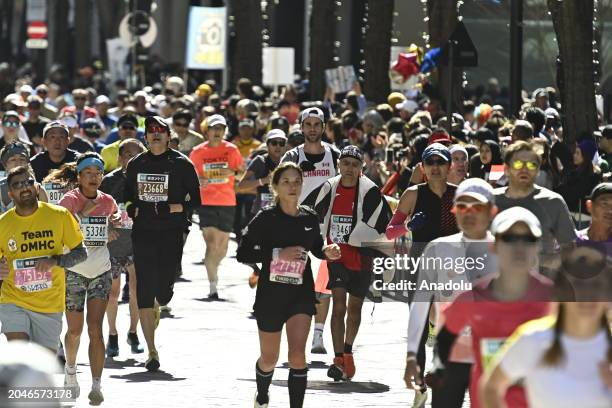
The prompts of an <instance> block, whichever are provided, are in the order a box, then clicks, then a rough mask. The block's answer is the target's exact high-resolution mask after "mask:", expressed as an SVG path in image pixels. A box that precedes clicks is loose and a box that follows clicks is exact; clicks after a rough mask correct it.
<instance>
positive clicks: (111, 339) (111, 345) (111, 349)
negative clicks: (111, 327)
mask: <svg viewBox="0 0 612 408" xmlns="http://www.w3.org/2000/svg"><path fill="white" fill-rule="evenodd" d="M118 355H119V339H118V336H117V335H116V334H109V335H108V343H106V357H117V356H118Z"/></svg>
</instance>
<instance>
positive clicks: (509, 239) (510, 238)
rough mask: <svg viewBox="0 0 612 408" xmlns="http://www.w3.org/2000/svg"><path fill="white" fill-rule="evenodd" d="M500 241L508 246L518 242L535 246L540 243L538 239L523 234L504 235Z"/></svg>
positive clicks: (500, 237)
mask: <svg viewBox="0 0 612 408" xmlns="http://www.w3.org/2000/svg"><path fill="white" fill-rule="evenodd" d="M499 239H500V240H501V241H502V242H505V243H506V244H514V243H517V242H524V243H527V244H533V243H535V242H538V239H537V238H536V237H534V236H533V235H522V234H503V235H500V236H499Z"/></svg>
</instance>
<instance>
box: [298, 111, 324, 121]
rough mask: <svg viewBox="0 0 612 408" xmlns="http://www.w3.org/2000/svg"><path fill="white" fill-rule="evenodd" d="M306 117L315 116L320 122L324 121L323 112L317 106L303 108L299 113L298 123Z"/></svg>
mask: <svg viewBox="0 0 612 408" xmlns="http://www.w3.org/2000/svg"><path fill="white" fill-rule="evenodd" d="M307 118H317V119H319V120H320V121H321V122H322V123H325V114H324V113H323V111H322V110H321V109H319V108H308V109H304V110H303V111H302V114H301V115H300V123H302V122H304V121H305V120H306V119H307Z"/></svg>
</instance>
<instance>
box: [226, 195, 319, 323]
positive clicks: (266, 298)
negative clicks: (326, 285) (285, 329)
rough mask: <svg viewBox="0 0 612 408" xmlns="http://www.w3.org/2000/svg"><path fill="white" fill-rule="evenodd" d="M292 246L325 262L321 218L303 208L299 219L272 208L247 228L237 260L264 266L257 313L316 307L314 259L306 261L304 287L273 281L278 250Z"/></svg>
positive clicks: (258, 288)
mask: <svg viewBox="0 0 612 408" xmlns="http://www.w3.org/2000/svg"><path fill="white" fill-rule="evenodd" d="M272 231H273V232H274V233H271V232H272ZM290 246H301V247H303V248H305V249H306V251H309V252H311V253H312V254H313V255H315V256H316V257H317V258H320V259H323V251H322V248H323V237H322V236H321V232H320V229H319V221H318V217H317V215H316V213H315V212H314V211H313V210H311V209H310V208H308V207H305V206H300V211H299V213H298V215H297V216H295V217H294V216H290V215H287V214H285V213H284V212H283V211H282V210H281V209H280V207H279V206H276V205H273V206H269V207H266V208H264V209H262V210H261V211H259V213H257V215H256V216H255V217H254V218H253V219H252V220H251V222H250V223H249V225H248V226H247V228H246V230H245V234H243V236H242V240H241V241H240V245H239V246H238V253H237V259H238V261H239V262H242V263H259V262H261V264H262V270H261V274H260V275H259V283H258V285H257V294H256V297H255V305H254V307H253V308H254V310H255V312H256V313H262V312H263V313H278V311H279V310H285V309H286V308H287V307H289V306H291V305H295V304H306V305H313V306H314V304H315V292H314V279H313V276H312V269H311V266H310V258H308V257H306V259H305V263H306V264H305V267H304V272H303V281H302V284H299V285H296V284H290V283H280V282H272V281H270V264H271V262H272V260H273V252H274V249H275V248H278V249H283V248H286V247H290Z"/></svg>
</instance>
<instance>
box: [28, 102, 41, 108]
mask: <svg viewBox="0 0 612 408" xmlns="http://www.w3.org/2000/svg"><path fill="white" fill-rule="evenodd" d="M28 108H30V109H40V103H30V104H28Z"/></svg>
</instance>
